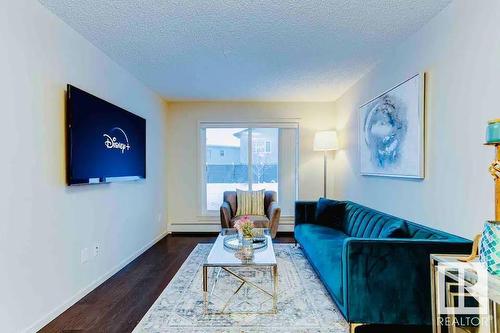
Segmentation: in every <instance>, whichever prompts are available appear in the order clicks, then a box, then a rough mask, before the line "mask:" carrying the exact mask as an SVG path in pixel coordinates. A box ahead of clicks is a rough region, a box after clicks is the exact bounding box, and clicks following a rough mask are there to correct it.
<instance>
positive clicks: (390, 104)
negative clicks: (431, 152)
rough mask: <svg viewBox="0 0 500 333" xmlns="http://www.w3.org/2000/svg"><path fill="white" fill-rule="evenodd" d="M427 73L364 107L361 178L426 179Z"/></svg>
mask: <svg viewBox="0 0 500 333" xmlns="http://www.w3.org/2000/svg"><path fill="white" fill-rule="evenodd" d="M424 116H425V73H421V74H417V75H415V76H412V77H411V78H409V79H408V80H406V81H404V82H402V83H400V84H398V85H397V86H395V87H394V88H391V89H390V90H388V91H386V92H384V93H383V94H381V95H380V96H378V97H375V98H374V99H372V100H371V101H369V102H367V103H365V104H363V105H362V106H361V107H360V112H359V156H360V164H361V165H360V170H361V174H362V175H367V176H386V177H404V178H424V125H425V121H424Z"/></svg>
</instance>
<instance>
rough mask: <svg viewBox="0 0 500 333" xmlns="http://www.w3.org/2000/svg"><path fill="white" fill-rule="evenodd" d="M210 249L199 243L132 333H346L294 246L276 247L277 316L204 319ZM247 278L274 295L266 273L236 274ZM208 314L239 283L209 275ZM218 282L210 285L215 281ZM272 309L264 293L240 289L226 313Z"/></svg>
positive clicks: (217, 273) (219, 273)
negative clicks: (204, 287)
mask: <svg viewBox="0 0 500 333" xmlns="http://www.w3.org/2000/svg"><path fill="white" fill-rule="evenodd" d="M211 247H212V245H211V244H198V246H197V247H196V248H195V249H194V250H193V252H192V253H191V254H190V255H189V257H188V259H187V260H186V261H185V262H184V264H183V265H182V267H181V268H180V269H179V271H178V272H177V274H176V275H175V277H174V278H173V279H172V281H171V282H170V283H169V285H168V286H167V288H165V290H164V291H163V292H162V294H161V295H160V297H158V299H157V300H156V302H155V303H154V304H153V306H152V307H151V308H150V309H149V311H148V312H147V313H146V315H145V316H144V318H142V320H141V321H140V323H139V324H138V325H137V327H136V328H135V329H134V332H136V333H139V332H148V333H150V332H153V333H154V332H184V333H187V332H335V333H344V332H348V325H347V323H346V322H345V320H344V319H343V318H342V315H341V314H340V313H339V311H338V310H337V308H336V306H335V305H334V304H333V301H332V300H331V299H330V296H329V295H328V292H327V291H326V290H325V288H324V286H323V284H322V283H321V281H320V280H319V279H318V277H317V276H316V274H315V272H314V270H313V269H312V267H311V266H310V265H309V263H308V261H307V259H306V258H305V257H304V255H303V253H302V251H301V250H300V249H298V248H296V247H295V246H293V245H292V244H275V245H274V251H275V253H276V260H277V262H278V273H279V274H278V275H279V283H278V313H277V314H275V315H269V314H267V315H257V314H250V315H248V314H225V315H205V314H204V311H203V292H202V265H203V262H204V260H205V258H206V257H207V256H208V253H209V252H210V249H211ZM234 270H235V272H236V273H237V274H239V275H241V276H244V277H245V279H248V280H250V281H251V282H254V283H256V284H258V285H259V286H262V287H263V289H265V290H269V291H271V290H272V278H271V274H270V271H269V269H263V268H261V269H259V270H255V269H249V268H244V269H243V268H239V269H234ZM208 274H209V291H212V295H211V296H210V303H209V309H211V310H220V309H222V307H223V306H224V304H225V303H226V302H225V301H226V300H228V299H229V297H231V295H233V294H234V292H235V291H236V290H237V289H238V286H239V285H240V282H239V281H238V280H237V279H235V278H234V277H233V276H231V275H230V274H228V273H226V272H225V271H223V270H219V269H217V268H211V269H210V270H209V273H208ZM216 279H217V283H216V284H215V285H214V283H213V282H214V281H215V280H216ZM271 308H272V300H271V298H270V297H268V296H267V295H265V294H264V293H263V292H262V291H259V290H258V289H255V288H251V287H245V286H244V287H243V288H242V289H241V290H240V291H239V292H238V293H237V294H236V295H235V296H234V297H233V298H232V299H231V302H230V303H229V305H227V307H226V309H225V310H226V311H239V312H244V311H248V310H259V311H262V312H265V311H268V310H270V309H271Z"/></svg>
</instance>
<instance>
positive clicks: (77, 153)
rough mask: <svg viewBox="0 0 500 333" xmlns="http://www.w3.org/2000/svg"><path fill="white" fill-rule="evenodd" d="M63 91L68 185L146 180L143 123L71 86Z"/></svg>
mask: <svg viewBox="0 0 500 333" xmlns="http://www.w3.org/2000/svg"><path fill="white" fill-rule="evenodd" d="M67 89H68V90H67V95H66V97H67V98H66V125H67V132H66V133H67V140H66V150H67V151H66V153H67V177H66V178H67V183H68V185H76V184H98V183H109V182H114V181H124V180H137V179H141V178H146V120H145V119H144V118H141V117H139V116H137V115H135V114H133V113H130V112H128V111H126V110H124V109H122V108H120V107H118V106H116V105H113V104H111V103H109V102H106V101H104V100H102V99H100V98H97V97H96V96H93V95H91V94H89V93H87V92H85V91H83V90H81V89H78V88H76V87H74V86H72V85H68V87H67Z"/></svg>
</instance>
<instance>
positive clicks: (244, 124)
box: [197, 119, 300, 217]
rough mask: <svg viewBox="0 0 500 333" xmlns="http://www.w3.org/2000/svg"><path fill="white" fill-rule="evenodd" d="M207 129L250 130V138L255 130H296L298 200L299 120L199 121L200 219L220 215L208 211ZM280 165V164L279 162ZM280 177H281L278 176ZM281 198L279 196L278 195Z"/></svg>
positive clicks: (250, 145) (250, 175)
mask: <svg viewBox="0 0 500 333" xmlns="http://www.w3.org/2000/svg"><path fill="white" fill-rule="evenodd" d="M207 128H248V129H249V131H250V134H249V137H251V132H252V129H255V128H280V129H281V128H293V129H296V139H295V152H296V158H295V199H297V198H298V193H299V160H300V144H299V138H300V126H299V120H298V119H293V120H283V121H275V120H273V121H238V122H232V121H199V122H198V133H197V135H198V158H197V163H198V179H199V181H198V189H199V193H200V195H199V198H198V200H199V202H198V209H199V216H200V217H215V216H218V215H219V210H208V209H207V181H206V180H207V175H206V161H207V156H206V154H207V149H206V132H203V133H202V130H206V129H207ZM251 141H252V140H248V151H249V152H250V153H249V156H248V165H252V162H253V161H252V155H253V154H252V153H251V152H252V150H251V149H252V142H251ZM278 163H279V162H278ZM248 169H249V178H248V182H249V188H250V184H251V183H252V182H253V179H252V178H253V175H252V172H251V169H252V168H248ZM278 177H279V175H278ZM278 191H279V190H278ZM278 196H279V194H278ZM283 217H293V216H283Z"/></svg>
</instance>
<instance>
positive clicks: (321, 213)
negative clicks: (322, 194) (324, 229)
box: [316, 198, 345, 229]
mask: <svg viewBox="0 0 500 333" xmlns="http://www.w3.org/2000/svg"><path fill="white" fill-rule="evenodd" d="M344 214H345V202H343V201H337V200H330V199H326V198H320V199H319V200H318V203H317V204H316V223H317V224H320V225H324V226H331V227H334V228H337V229H340V228H341V227H342V223H343V221H344Z"/></svg>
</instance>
